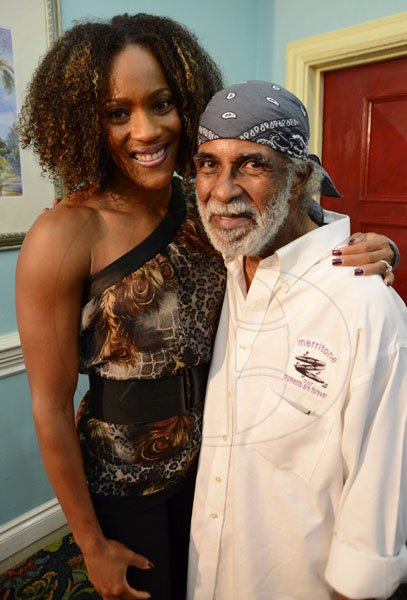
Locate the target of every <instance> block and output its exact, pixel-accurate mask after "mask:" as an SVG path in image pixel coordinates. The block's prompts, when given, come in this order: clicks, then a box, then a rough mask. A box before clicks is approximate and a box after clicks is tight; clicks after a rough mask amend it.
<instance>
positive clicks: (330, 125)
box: [321, 58, 407, 301]
mask: <svg viewBox="0 0 407 600" xmlns="http://www.w3.org/2000/svg"><path fill="white" fill-rule="evenodd" d="M323 125H324V133H323V151H322V163H323V165H324V166H325V168H326V169H327V170H328V172H329V173H330V174H331V175H332V177H333V180H334V181H335V184H336V186H337V188H338V189H339V190H340V191H341V193H342V194H343V195H344V198H343V199H331V198H327V197H324V196H322V197H321V204H322V205H323V206H324V207H325V208H328V209H330V210H336V211H338V212H346V213H348V214H349V215H350V217H351V226H352V231H353V232H355V231H376V232H378V233H383V234H385V235H388V236H389V237H391V238H392V239H394V241H395V242H396V243H397V245H398V246H399V248H400V251H401V254H402V262H401V265H400V267H399V269H398V270H397V274H396V284H395V286H394V287H395V289H396V290H397V291H398V293H399V294H400V295H401V296H402V297H403V299H404V301H407V58H399V59H395V60H389V61H383V62H380V63H372V64H368V65H361V66H357V67H351V68H348V69H340V70H337V71H330V72H327V73H326V74H325V81H324V122H323Z"/></svg>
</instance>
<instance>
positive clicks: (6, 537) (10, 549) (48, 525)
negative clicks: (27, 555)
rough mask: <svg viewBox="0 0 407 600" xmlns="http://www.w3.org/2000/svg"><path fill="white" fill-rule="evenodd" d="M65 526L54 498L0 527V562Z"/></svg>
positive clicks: (63, 517) (64, 519) (64, 520)
mask: <svg viewBox="0 0 407 600" xmlns="http://www.w3.org/2000/svg"><path fill="white" fill-rule="evenodd" d="M64 525H66V518H65V515H64V513H63V512H62V509H61V507H60V505H59V502H58V500H57V499H56V498H54V499H53V500H49V501H48V502H45V503H44V504H41V505H40V506H37V507H36V508H34V509H33V510H30V511H29V512H26V513H24V514H23V515H20V516H19V517H17V518H16V519H13V520H12V521H9V522H8V523H6V524H5V525H1V526H0V562H1V561H3V560H6V559H7V558H8V557H9V556H12V555H13V554H16V553H17V552H20V551H21V550H24V548H27V546H30V545H31V544H34V543H35V542H37V541H38V540H40V539H41V538H43V537H45V536H46V535H49V534H50V533H53V532H54V531H56V530H57V529H59V528H60V527H63V526H64Z"/></svg>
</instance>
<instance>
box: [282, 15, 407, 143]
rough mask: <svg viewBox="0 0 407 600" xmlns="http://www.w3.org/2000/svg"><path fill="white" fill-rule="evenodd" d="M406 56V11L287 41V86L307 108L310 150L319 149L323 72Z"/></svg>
mask: <svg viewBox="0 0 407 600" xmlns="http://www.w3.org/2000/svg"><path fill="white" fill-rule="evenodd" d="M406 55H407V11H403V12H400V13H396V14H394V15H390V16H389V17H384V18H382V19H375V20H372V21H367V22H365V23H362V24H361V25H354V26H352V27H346V28H344V29H338V30H337V31H332V32H328V33H323V34H321V35H316V36H313V37H309V38H304V39H301V40H296V41H295V42H290V43H288V44H287V51H286V77H285V85H286V87H287V88H288V89H289V90H290V91H292V92H293V93H294V94H296V95H297V96H298V97H299V98H301V100H302V101H303V102H304V104H305V106H306V107H307V108H308V114H309V118H310V130H311V137H310V144H309V150H310V152H313V153H314V154H320V153H321V149H322V133H323V132H322V118H323V97H324V88H323V84H324V81H323V74H324V72H325V71H330V70H333V69H340V68H345V67H351V66H354V65H360V64H366V63H370V62H377V61H380V60H386V59H390V58H398V57H401V56H406Z"/></svg>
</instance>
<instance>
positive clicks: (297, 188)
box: [291, 162, 314, 200]
mask: <svg viewBox="0 0 407 600" xmlns="http://www.w3.org/2000/svg"><path fill="white" fill-rule="evenodd" d="M313 168H314V167H313V166H312V165H310V164H309V163H308V162H304V164H303V165H302V169H301V170H298V171H297V173H296V174H295V179H294V180H293V182H292V185H291V198H292V199H293V200H296V199H297V198H298V197H299V196H301V194H302V191H303V189H304V187H305V184H306V183H307V181H308V179H309V178H310V177H311V173H312V171H313Z"/></svg>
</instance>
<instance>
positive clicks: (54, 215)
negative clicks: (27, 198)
mask: <svg viewBox="0 0 407 600" xmlns="http://www.w3.org/2000/svg"><path fill="white" fill-rule="evenodd" d="M98 222H99V215H98V210H97V209H95V207H92V206H91V205H89V204H87V203H75V202H72V200H67V201H65V199H64V200H62V201H61V202H60V203H59V204H58V205H57V206H56V207H54V208H53V209H52V210H49V211H46V212H44V213H42V214H41V215H40V216H39V217H38V218H37V220H36V221H35V222H34V224H33V225H32V227H31V228H30V229H29V231H28V233H27V235H26V238H25V240H24V243H23V245H22V248H21V251H20V257H19V264H20V267H21V266H22V265H26V266H28V267H29V268H32V267H33V263H34V262H36V263H37V264H38V263H41V264H42V265H43V266H44V267H46V268H47V270H48V271H49V272H52V271H53V270H56V271H58V270H59V269H60V266H61V265H62V264H65V265H67V264H69V271H70V272H71V273H72V274H75V273H76V274H78V275H80V276H81V278H83V277H86V276H87V275H88V274H89V269H90V264H91V256H92V247H93V245H94V244H95V243H96V242H97V239H98V230H99V226H98Z"/></svg>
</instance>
